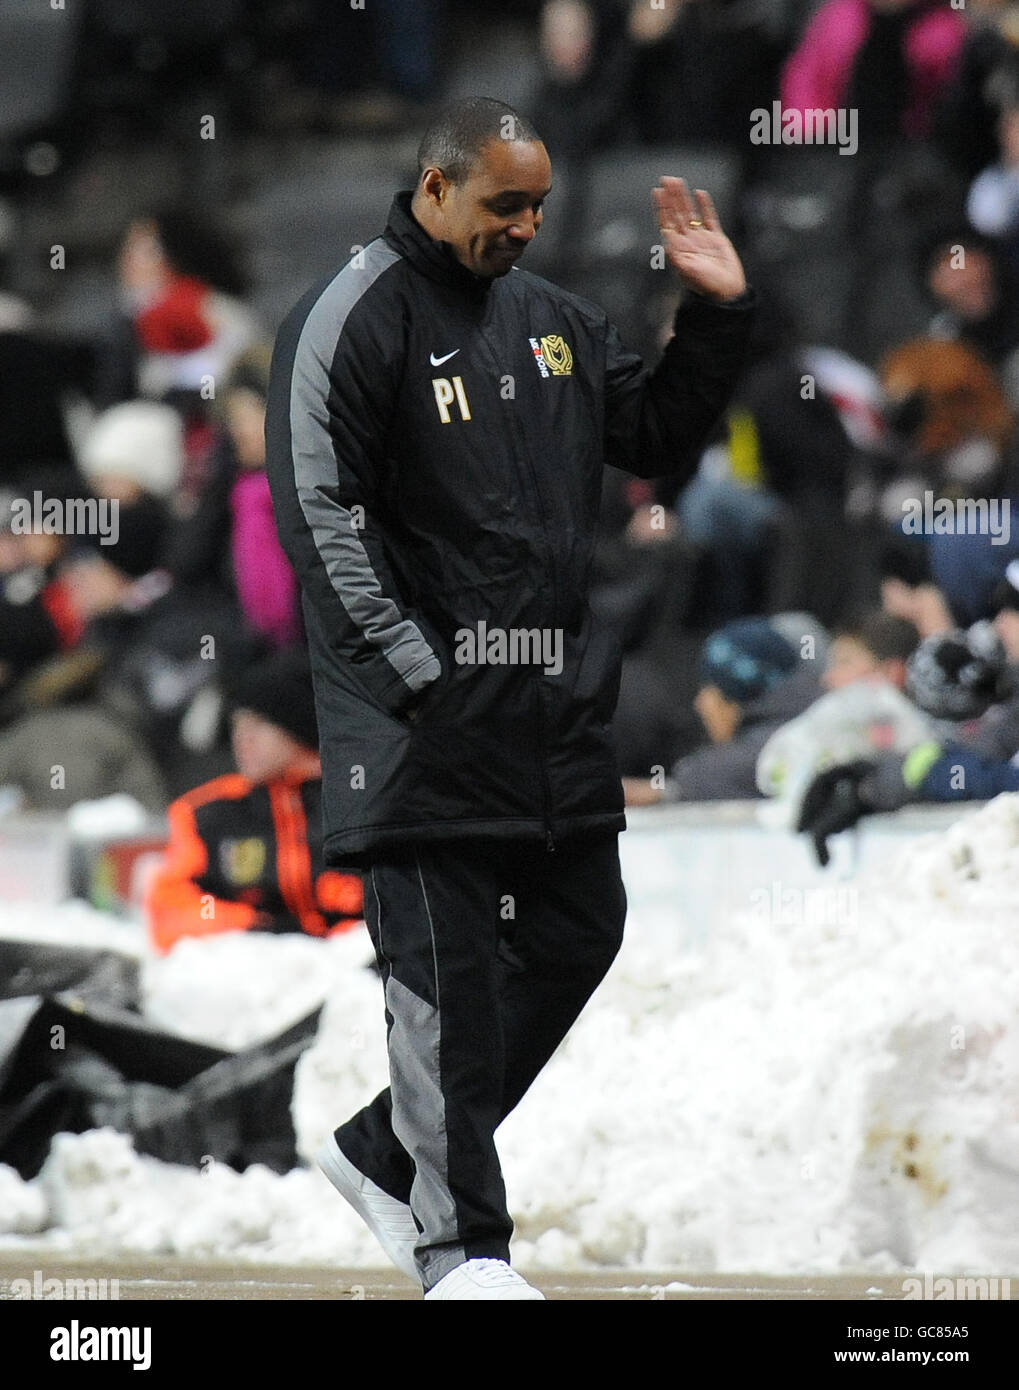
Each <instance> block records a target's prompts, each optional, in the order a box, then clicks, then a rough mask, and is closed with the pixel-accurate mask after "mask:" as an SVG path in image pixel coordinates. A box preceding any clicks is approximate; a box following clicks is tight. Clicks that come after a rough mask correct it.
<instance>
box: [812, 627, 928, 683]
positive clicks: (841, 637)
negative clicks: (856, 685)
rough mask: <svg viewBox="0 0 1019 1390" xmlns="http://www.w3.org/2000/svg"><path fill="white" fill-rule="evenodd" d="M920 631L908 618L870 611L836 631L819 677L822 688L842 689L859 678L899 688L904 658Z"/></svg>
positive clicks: (914, 648)
mask: <svg viewBox="0 0 1019 1390" xmlns="http://www.w3.org/2000/svg"><path fill="white" fill-rule="evenodd" d="M919 640H920V635H919V633H918V632H917V630H916V628H915V626H914V625H913V623H911V622H910V621H909V619H908V618H896V617H894V616H893V615H892V614H890V613H884V612H881V611H878V612H876V613H869V614H868V615H867V616H866V617H864V618H862V619H861V620H860V622H859V623H856V624H853V625H848V626H846V627H843V628H841V629H840V630H839V631H837V632H836V633H835V635H834V637H833V639H832V644H831V649H830V651H829V653H828V665H827V666H826V668H825V671H824V674H823V675H822V677H821V684H822V685H823V686H824V688H825V690H841V689H842V688H843V687H844V686H847V685H850V684H852V682H853V681H858V680H881V681H887V682H888V683H889V684H890V685H894V686H895V688H896V690H902V689H903V688H904V686H905V684H906V662H907V660H908V659H909V657H910V656H912V654H913V652H914V651H915V650H916V646H917V643H918V642H919Z"/></svg>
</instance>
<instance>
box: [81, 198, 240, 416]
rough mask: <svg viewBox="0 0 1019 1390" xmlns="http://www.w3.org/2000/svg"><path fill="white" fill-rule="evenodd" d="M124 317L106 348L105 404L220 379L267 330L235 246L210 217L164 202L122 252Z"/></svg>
mask: <svg viewBox="0 0 1019 1390" xmlns="http://www.w3.org/2000/svg"><path fill="white" fill-rule="evenodd" d="M117 278H118V281H119V289H120V304H119V306H118V309H119V313H120V317H119V318H118V320H117V322H116V324H115V326H114V327H113V328H112V329H111V333H110V337H109V340H108V341H107V343H106V344H105V345H104V346H103V347H102V349H101V352H100V360H99V365H98V377H99V380H98V381H97V383H96V395H97V396H98V399H99V401H100V404H102V405H112V404H114V403H115V402H117V401H122V400H125V399H127V398H128V397H130V396H135V395H142V396H148V397H151V398H155V399H160V398H162V397H165V396H166V395H167V394H168V393H170V392H175V391H185V392H186V391H199V390H200V389H201V388H202V387H203V386H205V385H206V384H207V383H208V382H210V381H218V380H221V379H222V378H223V377H224V376H225V375H226V373H227V371H228V370H229V367H230V364H231V363H232V362H233V360H234V358H235V357H237V356H238V354H239V353H241V352H243V351H244V350H245V348H247V347H250V346H251V345H252V344H253V343H256V342H258V341H259V340H260V339H261V338H262V337H263V336H264V335H263V333H262V331H261V327H260V325H259V324H258V323H257V321H256V319H255V316H254V315H253V314H252V313H251V311H250V310H249V309H248V307H247V305H246V304H245V303H244V301H243V299H242V298H241V296H242V295H243V294H244V293H245V290H246V288H247V286H246V281H245V277H244V275H243V273H242V271H241V269H240V267H239V262H238V258H237V256H236V252H235V249H234V248H233V247H232V246H231V245H230V244H229V241H228V239H227V238H226V237H225V236H224V235H223V234H222V232H221V231H220V230H219V229H218V228H217V227H215V226H213V225H212V224H211V223H209V222H208V221H207V220H206V219H205V218H204V217H203V216H199V215H198V214H196V213H194V212H191V211H186V210H182V209H180V208H169V207H168V208H163V209H160V210H158V211H155V212H153V213H152V214H150V215H148V216H145V217H137V218H135V219H134V220H133V221H132V222H131V223H130V224H129V225H128V227H127V230H126V231H125V233H124V239H123V241H122V243H121V246H120V250H119V252H118V256H117Z"/></svg>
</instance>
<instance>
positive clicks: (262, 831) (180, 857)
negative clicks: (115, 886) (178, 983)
mask: <svg viewBox="0 0 1019 1390" xmlns="http://www.w3.org/2000/svg"><path fill="white" fill-rule="evenodd" d="M233 747H234V755H235V758H236V762H237V768H238V771H237V772H236V773H232V774H227V775H225V776H223V777H217V778H214V779H213V780H212V781H211V782H207V783H206V784H205V785H204V786H201V787H198V788H196V790H194V791H192V792H189V793H187V794H186V795H185V796H182V797H180V798H179V799H178V800H176V801H174V802H173V803H172V804H171V806H170V809H169V812H168V815H169V822H170V843H169V847H168V849H167V853H166V858H165V861H164V863H163V866H162V868H161V869H160V870H159V871H158V873H157V874H156V876H155V877H154V879H153V881H152V883H151V884H150V886H149V890H148V893H147V897H146V906H147V911H148V918H149V929H150V933H151V937H152V940H153V942H154V944H155V946H156V947H157V948H158V949H159V950H160V951H167V950H169V949H170V948H171V947H172V946H173V945H174V943H175V942H177V941H179V940H180V939H181V938H182V937H186V936H189V937H199V936H209V935H213V934H215V933H218V932H227V931H270V932H296V931H303V932H307V933H308V934H309V935H311V936H321V937H324V936H331V935H333V934H334V933H335V932H339V931H345V930H346V929H347V928H349V927H351V926H353V925H354V924H355V923H357V922H359V921H361V920H362V897H361V880H360V877H359V876H358V875H356V874H348V873H340V872H338V871H337V870H335V869H325V868H323V865H322V828H321V819H322V816H321V799H322V782H321V776H322V769H321V764H320V762H319V758H318V753H317V751H316V749H317V747H318V729H317V724H316V717H315V701H314V695H313V693H312V687H311V674H310V671H309V668H308V663H307V658H306V657H305V656H304V655H303V654H302V653H299V652H296V651H285V652H278V653H276V654H274V655H273V656H271V657H268V658H266V659H265V660H264V661H261V662H259V663H258V664H256V665H255V666H253V667H251V668H250V669H249V670H248V671H247V672H245V673H244V675H243V676H242V677H241V678H240V679H239V680H238V681H237V683H236V687H235V690H234V712H233Z"/></svg>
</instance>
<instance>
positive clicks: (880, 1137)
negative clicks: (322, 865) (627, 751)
mask: <svg viewBox="0 0 1019 1390" xmlns="http://www.w3.org/2000/svg"><path fill="white" fill-rule="evenodd" d="M681 834H682V830H679V831H677V835H681ZM624 840H625V841H626V845H625V859H624V863H625V865H626V871H627V887H628V893H629V897H630V915H629V919H628V924H627V940H626V942H625V944H624V947H623V950H622V951H621V953H620V956H619V958H618V960H617V962H616V964H615V966H614V967H613V970H612V972H611V973H610V975H609V977H608V979H607V980H606V981H605V983H604V984H603V986H602V988H601V989H600V990H599V992H598V994H597V995H596V996H595V998H594V1000H593V1001H592V1003H591V1004H590V1005H589V1007H588V1009H587V1011H586V1012H585V1013H584V1015H583V1016H582V1017H581V1019H580V1020H579V1022H578V1023H577V1025H576V1027H575V1028H574V1029H573V1031H572V1032H571V1034H570V1036H569V1037H568V1038H567V1040H566V1042H565V1043H564V1044H563V1046H562V1047H561V1048H560V1050H559V1052H558V1053H557V1054H556V1056H555V1057H554V1058H553V1060H552V1061H551V1062H550V1064H549V1065H548V1067H547V1068H546V1069H545V1071H544V1072H543V1074H542V1075H541V1076H540V1077H539V1078H538V1080H537V1081H536V1083H535V1084H534V1086H533V1087H532V1090H531V1091H530V1093H529V1094H528V1095H527V1096H526V1097H525V1099H524V1101H523V1103H522V1104H521V1105H520V1107H518V1109H517V1111H515V1112H514V1114H512V1115H511V1116H510V1117H509V1118H508V1119H507V1120H506V1122H505V1124H504V1125H503V1127H502V1128H501V1129H500V1131H499V1150H500V1154H501V1156H502V1160H503V1168H504V1172H505V1176H506V1184H507V1190H508V1194H509V1198H510V1205H511V1209H512V1211H513V1213H514V1217H515V1219H516V1222H517V1234H516V1242H515V1254H514V1258H515V1260H516V1262H517V1263H519V1264H521V1265H523V1266H525V1267H527V1266H530V1267H532V1268H540V1267H551V1266H560V1267H570V1266H573V1267H584V1266H591V1265H598V1264H614V1265H624V1266H630V1267H634V1268H639V1267H641V1266H643V1267H645V1268H655V1269H661V1268H670V1267H671V1268H677V1267H678V1268H695V1269H698V1270H703V1271H711V1270H728V1271H732V1272H739V1271H767V1272H771V1273H776V1274H786V1273H801V1272H819V1273H820V1272H827V1271H836V1270H844V1269H864V1270H867V1269H870V1270H874V1271H875V1272H878V1271H894V1270H897V1269H902V1270H909V1269H920V1270H938V1271H941V1272H949V1273H984V1274H992V1273H1006V1274H1007V1273H1015V1272H1016V1270H1017V1269H1019V1021H1017V1016H1016V1000H1017V999H1019V796H1011V797H1009V796H1003V797H999V798H998V800H997V801H995V802H993V803H991V804H990V805H988V806H987V807H984V808H981V809H979V810H975V811H972V812H970V813H968V814H966V815H964V816H963V817H962V818H961V819H960V821H959V822H957V823H956V824H955V825H953V826H952V827H951V828H950V829H949V830H948V831H946V832H942V833H939V834H937V835H932V836H926V837H923V838H918V839H916V840H913V841H910V842H908V843H907V845H906V847H905V848H904V849H900V850H899V851H898V856H897V858H896V860H895V862H893V863H891V864H889V865H888V866H887V867H886V868H884V869H881V870H875V871H873V872H872V873H871V874H870V875H869V877H867V878H861V879H860V880H859V881H856V882H854V883H853V884H852V885H851V891H849V892H844V893H842V894H840V896H839V898H838V902H837V909H838V910H837V911H816V910H814V908H815V907H816V901H815V900H814V899H812V898H811V896H810V892H811V890H808V889H806V888H804V887H802V886H799V887H798V886H797V885H796V884H792V883H789V884H782V885H780V887H781V890H782V891H781V894H779V895H776V893H775V892H774V891H773V890H774V887H775V885H773V884H769V885H768V891H767V892H763V891H762V893H761V894H760V900H759V902H758V905H757V907H756V909H755V910H747V911H743V912H738V913H734V914H732V915H731V917H730V918H729V919H728V920H726V921H724V922H722V923H721V924H720V925H719V926H718V927H717V928H716V929H715V931H714V932H713V933H712V935H711V936H710V938H709V939H708V940H706V941H704V942H703V943H701V944H700V945H698V946H697V947H696V948H691V947H689V946H687V947H686V948H681V947H680V946H679V944H678V941H679V939H680V936H681V933H680V931H679V929H678V928H677V929H676V932H675V936H674V938H673V939H674V940H676V941H677V945H676V947H675V949H671V950H670V948H669V946H668V944H667V943H668V923H667V922H666V921H664V920H663V919H662V907H661V897H660V896H658V897H656V898H655V899H654V905H653V906H652V905H651V903H650V902H649V900H648V899H647V897H646V896H645V895H644V893H643V891H642V889H643V884H644V881H645V877H646V876H644V875H642V873H641V862H642V859H641V856H642V853H643V852H644V850H643V847H642V841H641V838H640V836H639V835H631V836H628V837H624ZM840 887H841V888H843V889H845V887H846V885H840ZM682 897H683V883H682V874H681V871H677V883H676V901H677V903H681V902H682ZM834 902H835V899H834V898H832V899H831V900H830V901H829V906H831V904H832V903H834ZM822 905H823V904H822ZM370 954H371V952H370V945H369V943H368V939H367V935H366V933H365V932H364V931H363V929H358V931H357V932H355V933H352V934H348V935H347V936H345V937H340V938H338V939H336V940H334V941H331V942H326V943H322V942H314V941H306V940H304V939H302V938H288V937H263V936H246V935H244V934H240V935H232V936H229V937H223V938H219V939H216V940H212V941H207V942H204V943H187V944H185V945H182V946H181V947H179V948H178V949H177V950H176V951H175V952H174V953H173V954H172V955H171V956H170V957H169V958H168V959H166V960H162V961H147V962H146V964H145V969H144V977H143V986H144V998H145V1005H146V1011H147V1013H148V1014H149V1015H150V1016H151V1017H153V1018H155V1019H157V1020H158V1021H159V1022H160V1023H161V1024H163V1025H164V1026H167V1027H172V1028H174V1029H177V1030H178V1031H181V1032H185V1033H187V1034H188V1035H189V1036H192V1037H196V1038H201V1039H203V1040H207V1041H210V1042H217V1043H220V1044H223V1045H227V1046H232V1047H237V1046H244V1045H246V1044H247V1043H249V1042H252V1041H255V1040H256V1039H257V1038H259V1037H264V1036H268V1035H271V1034H272V1033H275V1032H278V1031H279V1030H280V1029H281V1028H284V1027H286V1026H287V1025H288V1024H289V1023H291V1022H293V1021H294V1020H295V1019H296V1018H299V1017H300V1016H301V1015H302V1014H304V1013H306V1012H308V1010H309V1009H310V1008H314V1007H315V1006H316V1004H317V1003H318V1002H319V1001H320V1000H322V999H325V1000H326V1009H325V1012H324V1015H323V1021H322V1026H321V1029H320V1032H319V1037H318V1039H317V1041H316V1043H315V1045H314V1047H313V1048H311V1049H309V1051H308V1052H307V1053H305V1055H304V1056H303V1057H302V1059H301V1062H300V1063H299V1065H298V1071H297V1081H296V1087H295V1096H294V1118H295V1125H296V1129H297V1133H298V1141H299V1147H300V1149H301V1152H302V1153H303V1154H304V1155H305V1156H306V1157H309V1158H310V1157H311V1156H312V1155H313V1153H314V1150H315V1148H316V1147H317V1145H318V1143H319V1142H320V1140H321V1138H322V1137H323V1135H324V1134H325V1133H326V1132H327V1131H328V1130H329V1129H331V1128H333V1127H334V1126H335V1125H336V1124H337V1123H339V1122H340V1121H342V1120H343V1119H345V1118H346V1117H347V1116H348V1115H349V1114H350V1113H352V1112H353V1111H354V1110H356V1109H357V1108H358V1107H359V1106H361V1105H363V1104H365V1103H366V1102H367V1101H368V1100H370V1099H371V1097H372V1096H373V1095H374V1094H375V1092H376V1091H377V1090H378V1089H379V1088H380V1087H381V1086H384V1085H385V1084H386V1077H387V1069H386V1058H385V1021H384V1017H383V1012H382V1000H381V990H380V986H379V981H378V979H377V977H376V976H375V975H374V974H373V973H372V972H370V971H368V970H366V969H365V968H364V965H365V962H366V961H367V960H368V958H369V957H370ZM40 1194H41V1195H40ZM40 1203H42V1204H44V1206H45V1212H46V1213H47V1215H45V1216H44V1214H43V1212H42V1210H41V1209H40ZM11 1212H13V1213H14V1215H13V1218H12V1217H11V1216H10V1213H11ZM46 1221H48V1222H49V1224H50V1230H49V1231H48V1232H47V1235H46V1237H45V1238H46V1239H47V1240H48V1241H50V1242H52V1243H59V1244H69V1245H72V1246H79V1247H88V1248H89V1249H91V1250H97V1249H103V1250H115V1249H123V1250H149V1251H166V1252H172V1253H176V1254H190V1255H204V1254H207V1255H219V1256H222V1255H224V1254H230V1255H231V1256H233V1257H235V1258H246V1257H252V1258H259V1259H268V1260H283V1261H294V1262H303V1261H311V1262H334V1263H336V1264H338V1265H344V1264H346V1265H358V1264H365V1265H375V1266H377V1265H379V1264H380V1263H382V1262H383V1257H382V1255H381V1252H380V1251H379V1250H378V1248H377V1247H376V1245H375V1244H374V1242H373V1240H372V1239H371V1237H370V1236H368V1234H367V1232H366V1231H365V1230H364V1228H363V1227H362V1226H361V1224H360V1223H359V1222H358V1220H357V1218H356V1217H354V1216H353V1215H352V1213H349V1212H348V1211H347V1209H346V1205H345V1203H343V1202H342V1201H341V1200H340V1199H339V1198H338V1197H337V1196H336V1195H335V1193H333V1192H332V1189H331V1188H330V1187H329V1186H328V1184H327V1183H326V1181H325V1179H324V1178H323V1177H322V1176H321V1175H320V1174H318V1173H317V1172H313V1171H304V1170H301V1171H298V1172H295V1173H291V1174H289V1175H287V1176H286V1177H278V1176H276V1175H274V1174H271V1173H269V1172H268V1171H267V1170H265V1169H261V1168H252V1169H249V1170H248V1172H246V1173H244V1174H236V1173H234V1172H232V1171H231V1170H229V1169H227V1168H224V1167H222V1166H221V1165H217V1164H210V1165H209V1168H208V1171H206V1172H198V1171H193V1170H187V1169H180V1168H172V1167H169V1166H167V1165H163V1164H159V1163H157V1162H155V1161H154V1160H151V1159H147V1158H143V1157H139V1156H138V1155H136V1154H135V1153H134V1151H133V1149H132V1147H131V1144H130V1141H129V1140H128V1139H126V1138H124V1137H122V1136H119V1135H115V1134H112V1133H110V1132H108V1131H98V1132H94V1133H92V1134H88V1135H82V1136H77V1137H74V1136H63V1137H61V1138H60V1139H59V1140H58V1141H57V1142H56V1143H55V1144H54V1146H53V1149H52V1152H51V1155H50V1158H49V1161H48V1163H47V1165H46V1167H45V1168H44V1170H43V1172H42V1174H41V1175H40V1177H39V1179H37V1180H36V1181H35V1182H34V1183H31V1184H24V1183H20V1182H19V1180H18V1179H17V1178H16V1177H15V1176H14V1175H13V1174H12V1173H11V1172H10V1170H3V1169H0V1230H6V1231H8V1232H11V1233H12V1236H16V1235H17V1234H18V1233H20V1235H21V1239H22V1240H24V1239H26V1238H31V1239H34V1240H35V1241H37V1242H38V1240H39V1239H40V1237H39V1236H32V1235H31V1233H32V1232H33V1231H37V1230H39V1229H40V1228H41V1227H42V1226H43V1225H44V1224H45V1222H46Z"/></svg>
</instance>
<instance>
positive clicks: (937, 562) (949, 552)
mask: <svg viewBox="0 0 1019 1390" xmlns="http://www.w3.org/2000/svg"><path fill="white" fill-rule="evenodd" d="M881 376H882V381H883V384H884V387H885V391H886V393H887V395H888V399H889V402H890V409H889V414H890V417H891V418H892V420H893V421H894V423H895V426H896V432H897V434H898V436H899V440H900V452H901V463H900V467H899V472H898V476H897V477H896V478H895V480H894V481H893V482H890V483H889V484H888V485H887V486H886V487H885V489H884V491H883V494H882V498H881V512H882V516H883V518H884V520H885V522H886V523H887V524H889V525H890V526H893V527H896V528H897V529H898V530H899V531H900V532H902V533H903V534H904V535H906V536H910V535H912V534H922V535H923V537H924V540H925V543H926V546H927V551H928V556H929V562H930V567H931V573H932V576H933V578H934V580H935V582H936V584H937V585H938V587H939V588H940V589H941V590H942V592H943V594H944V596H945V599H946V601H947V603H948V605H949V607H950V608H951V611H952V613H953V615H954V617H955V619H956V624H957V625H959V626H962V627H968V626H969V625H970V624H972V623H974V622H976V621H977V620H978V619H979V618H984V617H987V616H989V612H988V602H989V599H990V595H991V592H992V591H993V589H994V587H995V585H996V584H997V583H998V581H999V579H1000V577H1001V573H1002V570H1003V568H1004V565H1005V563H1007V560H1008V559H1009V557H1010V556H1012V555H1015V554H1016V553H1017V547H1019V541H1017V540H1016V538H1015V537H1013V536H1011V533H1010V532H1011V528H1010V519H1009V518H1010V511H1011V509H1012V499H1013V497H1014V496H1015V494H1016V492H1017V491H1019V487H1017V478H1016V441H1015V436H1014V430H1015V421H1014V417H1013V414H1012V412H1011V411H1010V409H1009V407H1008V403H1007V401H1006V400H1005V397H1004V395H1003V393H1002V390H1001V388H1000V386H999V384H998V381H997V378H996V377H995V374H994V372H993V371H992V369H991V367H990V366H989V365H988V364H987V363H986V362H985V361H984V360H983V359H982V358H981V357H980V355H979V354H978V353H977V352H975V351H974V350H973V349H972V348H970V347H968V346H967V345H966V344H964V343H961V342H954V343H953V342H938V341H936V340H934V339H929V338H921V339H917V340H915V341H913V342H908V343H904V344H902V345H901V346H900V347H898V348H896V349H895V350H894V351H893V352H891V353H889V355H888V356H887V357H886V358H885V360H884V362H883V363H882V368H881ZM928 495H929V500H930V506H928V505H927V503H925V501H924V499H925V497H927V496H928ZM960 501H963V502H964V503H965V506H964V507H963V508H961V509H960V508H957V506H956V504H957V503H958V502H960ZM935 504H936V506H937V508H938V509H940V511H941V516H940V517H935V516H934V514H933V508H934V507H935ZM957 518H958V519H957Z"/></svg>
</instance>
